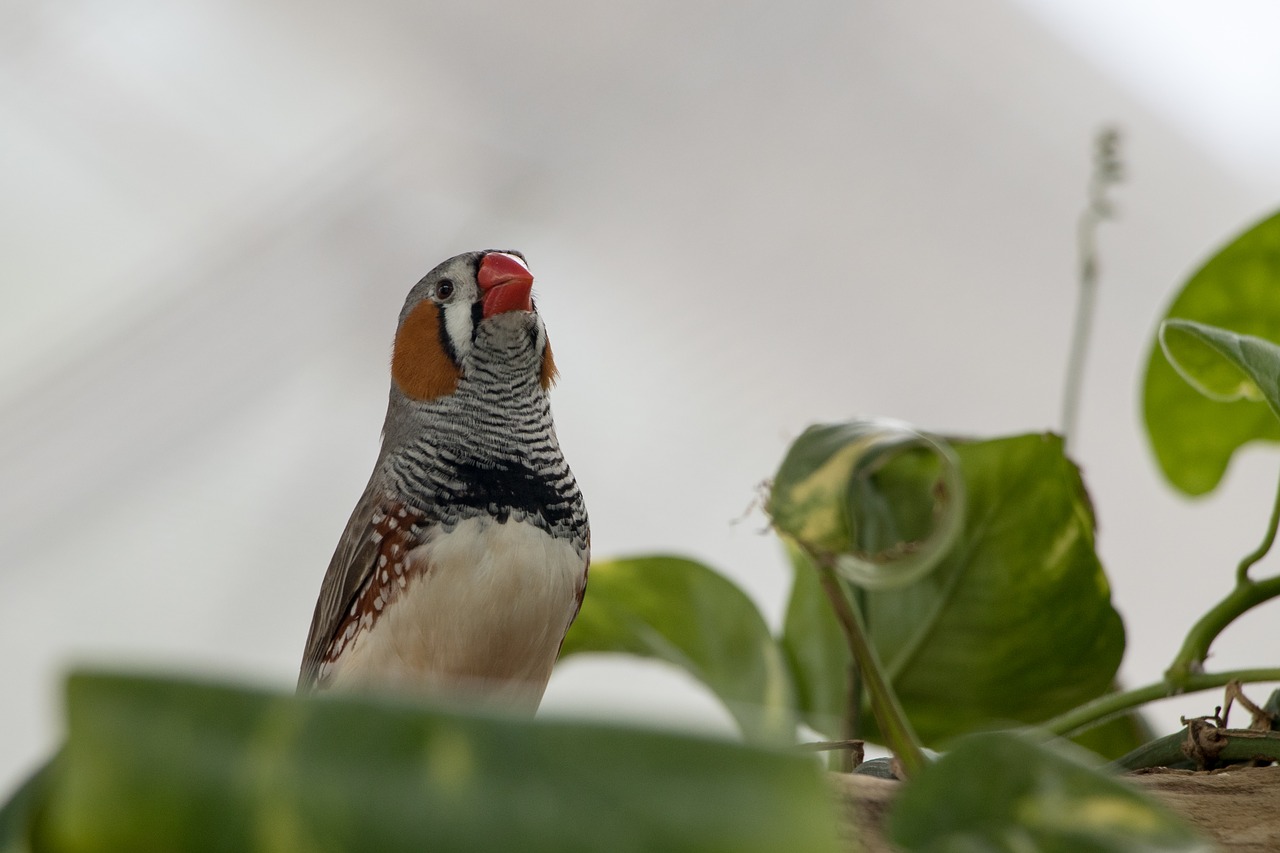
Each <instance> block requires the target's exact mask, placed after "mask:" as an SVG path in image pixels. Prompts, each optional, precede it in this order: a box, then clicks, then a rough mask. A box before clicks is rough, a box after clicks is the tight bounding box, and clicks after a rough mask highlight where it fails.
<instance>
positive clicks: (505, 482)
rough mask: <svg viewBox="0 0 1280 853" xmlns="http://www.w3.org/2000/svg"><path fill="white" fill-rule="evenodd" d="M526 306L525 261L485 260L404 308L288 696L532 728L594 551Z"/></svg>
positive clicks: (464, 258) (440, 270)
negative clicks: (349, 699) (381, 416)
mask: <svg viewBox="0 0 1280 853" xmlns="http://www.w3.org/2000/svg"><path fill="white" fill-rule="evenodd" d="M532 288H533V275H532V273H531V272H530V271H529V266H528V264H527V262H526V261H525V258H524V255H523V254H521V253H520V252H517V251H509V250H494V249H490V250H485V251H477V252H468V253H465V254H461V255H457V256H455V257H453V258H450V259H449V260H447V261H444V262H443V263H441V264H440V265H438V266H437V267H435V269H433V270H431V272H429V273H427V274H426V275H425V276H424V277H423V278H422V279H421V280H420V281H419V282H418V283H417V284H415V285H414V286H413V288H412V289H411V290H410V291H409V294H408V296H407V297H406V299H405V302H404V307H403V308H402V309H401V311H400V318H399V321H398V323H397V326H396V332H395V339H394V343H393V346H392V355H391V392H390V399H389V401H388V403H387V415H386V420H385V422H384V424H383V428H382V447H381V450H380V452H379V454H378V458H377V461H376V463H375V465H374V469H373V473H372V475H371V476H370V478H369V483H368V486H367V487H366V488H365V490H364V493H363V494H362V495H361V496H360V499H359V501H357V503H356V506H355V509H354V511H353V512H352V513H351V518H350V520H349V521H348V522H347V526H346V529H345V530H344V531H343V533H342V536H341V538H340V540H339V541H338V546H337V548H336V550H335V551H334V554H333V558H332V560H331V561H330V563H329V567H328V570H327V571H326V572H325V575H324V580H323V582H322V584H321V587H320V594H319V597H318V600H317V601H316V606H315V612H314V614H313V616H312V620H311V628H310V631H309V632H308V635H307V641H306V646H305V649H304V651H303V659H302V667H301V672H300V673H299V676H298V692H299V693H302V694H310V693H315V692H324V691H337V690H342V691H352V690H355V691H376V692H388V691H390V692H394V693H397V694H414V695H419V696H426V697H437V698H440V699H444V700H449V701H455V702H458V701H460V702H465V703H470V704H474V705H476V706H483V707H490V708H496V709H500V710H502V709H505V710H510V711H513V712H516V713H528V714H532V713H533V712H534V711H536V709H537V707H538V705H539V703H540V702H541V699H542V695H543V692H544V691H545V689H546V685H547V681H548V679H549V678H550V676H551V668H552V665H553V664H554V663H555V659H556V657H557V655H558V654H559V650H560V646H561V644H562V643H563V641H564V636H565V633H566V632H567V631H568V629H569V626H570V624H571V623H572V622H573V620H574V619H575V618H576V617H577V614H578V611H579V609H580V608H581V606H582V601H583V596H584V594H585V591H586V584H587V573H588V569H589V566H590V563H591V533H590V527H589V524H588V520H587V511H586V505H585V503H584V502H583V498H582V493H581V491H580V490H579V488H578V484H577V481H576V480H575V479H574V476H573V472H572V471H571V470H570V468H569V466H568V464H567V463H566V462H565V458H564V455H563V453H562V452H561V450H560V444H559V440H558V439H557V437H556V430H555V424H554V423H553V421H552V417H551V406H550V402H549V398H548V392H549V391H550V389H551V386H552V385H553V383H554V382H555V380H556V377H557V370H556V365H555V361H554V359H553V357H552V354H551V347H550V345H549V344H548V342H547V333H546V327H545V326H544V324H543V321H542V318H541V316H540V315H539V313H538V311H537V309H536V307H535V305H534V300H533V296H532Z"/></svg>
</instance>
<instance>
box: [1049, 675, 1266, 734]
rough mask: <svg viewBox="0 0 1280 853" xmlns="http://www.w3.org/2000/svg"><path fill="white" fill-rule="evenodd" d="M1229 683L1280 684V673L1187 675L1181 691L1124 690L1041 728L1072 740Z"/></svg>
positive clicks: (1159, 686) (1162, 686)
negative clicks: (1160, 702) (1127, 715)
mask: <svg viewBox="0 0 1280 853" xmlns="http://www.w3.org/2000/svg"><path fill="white" fill-rule="evenodd" d="M1229 681H1239V682H1241V683H1243V684H1248V683H1251V682H1258V681H1280V669H1237V670H1233V671H1231V672H1202V673H1196V674H1193V675H1188V676H1187V679H1186V683H1185V684H1183V685H1181V686H1180V687H1174V686H1173V685H1171V684H1169V682H1168V681H1157V682H1155V683H1154V684H1148V685H1146V686H1145V687H1137V688H1134V689H1133V690H1125V691H1124V692H1122V693H1108V694H1107V695H1105V696H1099V697H1098V698H1097V699H1094V700H1093V701H1092V702H1086V703H1085V704H1083V705H1081V706H1079V707H1078V708H1073V709H1071V710H1070V711H1068V712H1066V713H1065V714H1060V715H1058V716H1056V717H1054V718H1053V719H1051V720H1048V721H1046V722H1044V723H1041V724H1040V728H1042V729H1044V730H1046V731H1048V732H1050V733H1052V734H1055V735H1060V736H1062V737H1069V736H1071V735H1075V734H1079V733H1080V732H1082V731H1084V730H1085V729H1091V728H1093V727H1094V726H1096V725H1100V724H1102V723H1105V722H1106V721H1107V720H1109V719H1110V718H1112V717H1114V716H1116V715H1118V714H1121V713H1123V712H1125V711H1128V710H1129V709H1130V708H1136V707H1138V706H1139V705H1145V704H1146V703H1148V702H1154V701H1155V700H1157V699H1167V698H1168V697H1170V696H1177V695H1178V694H1180V693H1199V692H1200V691H1203V690H1213V689H1214V688H1216V687H1225V686H1226V684H1227V682H1229Z"/></svg>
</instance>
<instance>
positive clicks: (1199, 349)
mask: <svg viewBox="0 0 1280 853" xmlns="http://www.w3.org/2000/svg"><path fill="white" fill-rule="evenodd" d="M1160 346H1161V347H1162V348H1163V350H1164V354H1165V356H1166V357H1167V358H1168V359H1169V363H1170V364H1172V365H1173V367H1174V369H1175V370H1177V371H1178V374H1179V375H1180V376H1181V377H1182V378H1183V379H1185V380H1186V381H1187V382H1188V383H1189V384H1190V385H1191V387H1193V388H1195V389H1196V390H1197V391H1199V392H1200V393H1201V394H1203V395H1205V396H1206V397H1208V398H1209V399H1211V400H1218V401H1220V402H1223V403H1230V402H1232V401H1233V400H1253V401H1256V402H1265V403H1266V404H1267V405H1268V406H1270V407H1271V411H1273V412H1275V413H1276V416H1277V417H1280V346H1276V345H1275V344H1273V343H1272V342H1271V341H1267V340H1263V339H1262V338H1258V337H1254V336H1253V335H1241V334H1237V333H1235V332H1232V331H1229V330H1227V329H1220V328H1218V327H1216V326H1207V325H1205V324H1204V323H1197V322H1195V321H1193V320H1165V321H1164V323H1162V324H1161V325H1160Z"/></svg>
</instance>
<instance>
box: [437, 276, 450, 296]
mask: <svg viewBox="0 0 1280 853" xmlns="http://www.w3.org/2000/svg"><path fill="white" fill-rule="evenodd" d="M450 296H453V282H451V281H449V279H447V278H446V279H444V280H443V281H441V282H440V283H439V284H437V285H436V299H448V298H449V297H450Z"/></svg>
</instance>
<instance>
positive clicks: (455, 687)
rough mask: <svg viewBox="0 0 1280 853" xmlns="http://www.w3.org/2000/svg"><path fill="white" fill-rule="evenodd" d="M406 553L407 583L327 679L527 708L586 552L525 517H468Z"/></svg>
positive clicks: (559, 635) (570, 608)
mask: <svg viewBox="0 0 1280 853" xmlns="http://www.w3.org/2000/svg"><path fill="white" fill-rule="evenodd" d="M409 560H410V565H411V567H412V570H411V571H410V572H409V573H408V575H409V580H408V583H407V585H406V587H405V589H404V590H402V591H401V592H400V594H399V595H398V596H396V598H395V600H394V601H393V602H391V603H390V604H389V605H388V606H387V607H386V609H385V610H384V611H383V612H382V613H381V614H380V616H379V618H378V619H377V620H376V621H375V622H374V623H373V625H372V626H371V627H370V628H367V629H365V630H363V631H361V632H360V633H359V634H357V635H356V636H355V637H354V638H353V642H352V644H350V645H349V646H348V647H347V648H346V649H345V650H344V651H343V653H342V654H341V655H340V656H339V657H338V659H337V660H335V661H334V662H333V668H332V670H331V678H330V681H329V685H330V686H331V687H334V688H338V689H346V688H358V689H377V690H383V689H390V690H398V691H411V692H415V693H429V694H432V695H443V696H459V697H461V698H464V699H465V700H466V701H468V702H474V701H475V700H479V701H481V702H482V703H483V704H485V705H489V706H496V707H506V708H512V709H516V710H526V711H528V712H532V711H534V710H535V709H536V708H537V707H538V703H539V702H540V701H541V699H542V692H543V690H545V689H546V686H547V679H548V678H550V677H551V666H552V664H553V663H555V659H556V653H557V652H558V651H559V649H560V642H561V641H562V640H563V639H564V634H565V631H567V630H568V629H569V622H570V620H571V619H572V618H573V614H574V611H575V609H576V607H577V597H578V592H579V588H580V587H581V585H582V583H583V573H584V571H585V569H586V561H585V557H584V556H583V555H581V554H579V553H578V552H577V551H575V550H574V548H573V546H572V545H570V544H568V543H567V542H563V541H561V540H558V539H553V538H552V537H551V536H549V535H548V534H546V533H545V532H543V531H541V530H539V529H538V528H536V527H534V526H532V525H530V524H526V523H524V522H518V521H508V522H507V523H505V524H497V523H495V522H493V521H491V520H489V519H468V520H466V521H463V522H461V523H459V524H458V525H457V527H455V528H454V529H453V530H452V531H451V532H449V533H444V534H440V535H438V536H436V537H435V538H434V539H433V540H432V541H431V542H430V543H428V544H425V545H422V546H420V547H418V548H415V549H414V550H413V551H411V552H410V553H409Z"/></svg>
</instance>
